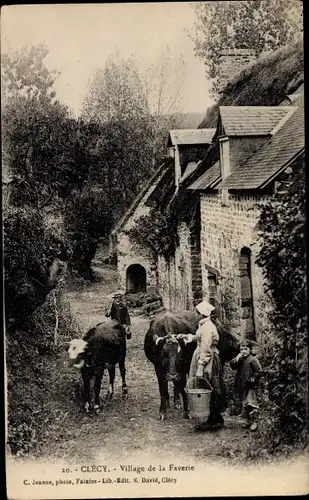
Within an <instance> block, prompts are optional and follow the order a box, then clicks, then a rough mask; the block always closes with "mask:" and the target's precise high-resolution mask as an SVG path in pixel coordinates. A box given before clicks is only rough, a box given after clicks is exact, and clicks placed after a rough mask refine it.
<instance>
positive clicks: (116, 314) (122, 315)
mask: <svg viewBox="0 0 309 500" xmlns="http://www.w3.org/2000/svg"><path fill="white" fill-rule="evenodd" d="M123 295H124V293H123V291H122V290H117V292H115V293H114V295H113V302H112V306H111V309H110V312H108V313H106V314H105V316H106V317H107V318H109V317H110V318H111V319H116V320H117V321H118V323H120V325H122V326H123V327H124V329H125V331H126V334H127V339H130V338H131V329H130V325H131V318H130V314H129V311H128V308H127V306H126V304H125V303H124V302H123V300H122V297H123Z"/></svg>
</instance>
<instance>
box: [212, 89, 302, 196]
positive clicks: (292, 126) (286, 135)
mask: <svg viewBox="0 0 309 500" xmlns="http://www.w3.org/2000/svg"><path fill="white" fill-rule="evenodd" d="M298 104H299V106H298V107H297V109H296V110H295V111H294V112H293V114H292V115H291V116H290V117H289V118H288V120H287V121H286V122H285V123H284V124H283V125H282V127H281V128H280V129H279V130H278V132H277V133H276V134H275V135H273V136H272V137H271V139H269V141H267V142H266V143H264V144H263V145H262V146H261V147H260V148H259V149H258V150H257V151H256V152H255V153H254V154H253V155H252V156H250V157H249V158H247V160H246V161H245V162H244V163H243V164H242V165H240V166H239V167H237V168H236V170H235V171H234V172H232V173H231V175H230V176H229V177H228V178H227V179H225V180H224V181H223V182H221V183H220V184H219V186H218V187H219V188H225V189H257V188H262V187H264V186H266V185H267V184H268V183H269V182H271V181H272V180H273V178H274V177H275V176H276V175H277V174H278V173H279V172H280V171H281V170H282V169H283V168H285V167H286V165H287V164H288V163H290V162H291V161H293V159H294V158H296V157H297V156H298V155H299V154H300V153H301V152H303V150H304V148H305V133H304V126H305V122H304V99H303V98H302V99H300V100H299V101H298ZM290 108H291V106H290Z"/></svg>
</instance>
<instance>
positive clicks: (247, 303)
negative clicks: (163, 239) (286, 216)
mask: <svg viewBox="0 0 309 500" xmlns="http://www.w3.org/2000/svg"><path fill="white" fill-rule="evenodd" d="M235 55H236V56H237V57H236V59H237V61H236V62H235V65H233V57H235ZM240 56H241V54H240V53H239V49H238V50H237V51H231V50H230V51H229V53H228V54H224V58H223V68H221V70H222V73H221V74H222V82H223V83H224V85H222V87H224V88H222V90H221V93H220V97H219V101H218V103H217V104H216V105H214V106H212V107H211V108H209V110H208V111H207V113H206V117H205V119H204V120H203V122H202V123H201V126H200V128H199V129H197V130H203V129H204V130H208V132H207V134H208V139H207V140H208V141H209V142H208V143H207V144H202V143H201V144H200V145H197V144H196V143H195V144H194V143H192V141H190V144H183V141H184V142H189V140H188V137H189V136H190V134H192V135H193V132H190V133H189V132H188V131H182V132H181V133H180V134H179V131H170V134H169V138H168V147H169V155H170V156H171V158H172V162H173V166H172V167H169V168H167V167H166V165H165V166H163V165H162V166H161V168H162V171H161V174H162V175H161V174H160V169H159V172H158V174H156V175H158V177H156V175H155V176H154V178H153V179H152V180H151V181H150V182H149V183H148V185H147V186H146V188H145V192H143V193H144V194H143V196H144V199H143V203H144V204H145V206H146V205H148V206H151V203H152V201H153V199H156V201H158V200H159V203H160V204H161V206H163V207H165V208H166V210H168V211H169V212H171V213H173V212H174V213H175V214H176V215H177V214H178V213H179V212H180V211H182V212H186V211H187V212H190V218H189V220H188V219H187V220H186V221H185V222H183V221H181V222H180V223H179V226H178V245H177V248H176V250H175V253H174V255H172V256H171V257H170V258H169V259H165V258H163V257H162V256H154V255H153V254H152V253H151V252H150V254H151V259H150V260H151V262H152V264H151V266H152V270H153V271H155V272H154V273H153V276H152V280H151V281H150V277H149V278H146V287H147V286H150V283H151V285H152V286H154V287H156V290H157V291H159V293H160V294H161V296H162V299H163V304H164V306H165V307H166V308H168V309H171V310H176V309H191V308H193V307H194V305H195V303H196V302H197V301H198V300H200V299H201V298H202V297H206V298H208V299H209V300H210V301H211V302H213V303H214V305H215V307H216V309H217V314H218V315H219V316H220V317H221V318H222V320H223V321H224V322H227V323H228V324H229V325H230V327H231V328H232V329H233V330H234V331H235V332H236V333H240V334H242V335H247V336H249V337H252V338H256V337H258V336H259V333H260V331H261V327H262V325H263V324H264V323H265V322H266V321H267V307H268V305H267V302H266V300H265V296H264V293H263V280H262V276H261V272H260V270H259V269H258V267H257V265H256V263H255V258H256V255H257V252H258V245H259V241H258V238H257V234H256V224H257V221H258V219H259V205H260V204H261V203H265V201H267V200H269V197H270V196H271V194H272V193H273V192H274V190H276V189H282V186H284V183H285V182H287V181H288V178H289V175H290V173H289V172H290V171H291V169H292V168H295V167H297V165H298V163H299V162H302V161H303V156H302V155H303V151H304V117H303V85H302V84H303V52H302V45H301V44H300V43H296V44H293V45H291V46H290V47H287V48H284V49H280V50H279V51H276V52H274V53H271V54H269V55H268V56H263V57H262V58H260V59H258V60H256V61H254V59H255V56H254V54H251V56H252V57H251V59H250V60H248V59H247V57H248V56H249V54H246V57H242V56H241V57H240ZM241 59H242V60H243V63H244V64H246V66H245V68H244V69H243V70H242V71H241V72H240V73H239V71H240V67H239V64H240V60H241ZM248 63H249V65H248ZM228 71H230V74H231V76H230V78H228V77H227V74H228ZM197 130H195V132H194V134H195V136H196V137H197V136H198V134H200V132H197ZM201 134H203V132H201ZM184 137H186V139H184ZM200 153H202V155H203V158H202V159H201V156H202V155H201V154H200ZM163 170H164V173H163ZM141 196H142V194H141ZM141 196H140V197H139V198H138V199H137V200H136V204H135V208H133V211H132V210H129V212H128V213H127V214H126V215H125V216H124V219H123V220H122V221H120V223H119V224H118V226H117V228H115V232H114V237H116V240H117V248H118V271H119V276H120V280H121V284H122V285H126V289H127V290H128V268H129V266H130V265H132V263H133V260H134V259H133V260H132V259H131V255H130V252H128V250H127V248H129V243H128V241H127V242H126V244H125V245H124V246H121V244H120V243H121V241H122V238H123V236H122V233H123V230H124V228H125V225H126V224H131V223H132V222H133V218H134V217H136V215H135V216H134V217H133V212H134V210H135V212H134V213H135V214H137V212H138V210H140V208H141V205H140V203H141V201H142V198H141ZM136 208H138V210H137V211H136ZM116 235H117V236H116ZM134 251H135V252H136V249H135V250H134ZM144 251H145V252H146V253H147V252H148V255H150V254H149V249H144ZM134 258H135V261H134V262H135V263H138V260H139V259H140V260H141V257H139V256H137V255H136V257H134ZM148 258H150V257H148ZM145 265H146V264H145ZM146 275H147V272H146ZM149 276H150V275H149Z"/></svg>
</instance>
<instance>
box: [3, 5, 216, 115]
mask: <svg viewBox="0 0 309 500" xmlns="http://www.w3.org/2000/svg"><path fill="white" fill-rule="evenodd" d="M1 14H2V15H1V50H2V52H7V51H8V50H16V49H18V48H21V47H22V46H24V45H36V44H38V43H41V42H44V43H46V45H47V47H48V49H49V55H48V56H47V58H46V65H47V67H48V68H49V69H57V70H59V71H60V72H61V75H60V76H59V78H58V79H57V81H56V83H55V90H56V92H57V96H58V99H59V100H60V101H61V102H63V103H65V104H67V105H68V106H70V108H72V109H73V111H74V112H75V114H76V115H78V114H79V112H80V110H81V105H82V100H83V97H84V95H85V93H86V90H87V85H88V82H89V78H91V77H92V75H93V74H94V72H95V71H96V69H98V68H102V67H104V64H105V61H106V59H107V57H108V56H109V55H110V54H111V53H113V52H115V51H118V52H119V54H120V55H121V56H123V57H125V58H127V57H129V56H130V55H131V54H134V56H135V57H136V58H137V59H138V61H139V64H140V68H141V69H142V70H143V69H144V68H146V67H147V66H148V65H149V64H152V63H154V62H155V60H156V59H157V58H158V56H159V55H160V54H161V53H162V50H164V47H165V46H166V45H168V46H169V48H170V53H171V57H172V59H173V60H174V62H175V63H177V61H178V60H179V58H180V55H181V54H183V57H184V60H185V63H186V69H185V74H184V78H183V83H182V102H183V111H184V112H202V113H203V112H205V111H206V109H207V108H208V107H209V106H210V105H211V104H212V103H213V100H212V98H211V97H210V95H209V88H210V82H209V81H207V79H206V76H205V69H204V66H203V63H202V62H201V61H200V60H199V59H198V58H197V57H196V56H195V55H194V44H193V42H192V40H191V39H190V38H189V36H188V34H187V32H186V30H190V29H192V27H193V23H194V20H195V13H194V9H193V4H192V3H189V2H179V3H176V2H175V3H174V2H173V3H172V2H171V3H170V2H162V3H161V2H156V3H142V4H141V3H138V4H137V3H136V4H134V3H131V4H119V3H118V4H92V5H91V4H66V5H61V4H58V5H46V4H45V5H15V6H6V7H2V11H1Z"/></svg>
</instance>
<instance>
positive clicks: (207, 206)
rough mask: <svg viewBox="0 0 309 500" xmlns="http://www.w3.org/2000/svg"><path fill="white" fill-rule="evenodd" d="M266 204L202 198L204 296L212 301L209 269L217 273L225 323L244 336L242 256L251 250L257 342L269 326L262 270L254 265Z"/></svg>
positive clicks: (241, 199) (245, 198)
mask: <svg viewBox="0 0 309 500" xmlns="http://www.w3.org/2000/svg"><path fill="white" fill-rule="evenodd" d="M265 200H266V198H265V197H262V196H240V197H236V196H232V195H230V197H229V200H228V202H227V204H226V205H224V204H223V203H222V201H221V196H220V194H219V193H214V194H212V195H209V194H207V195H202V196H201V227H202V229H201V245H202V248H201V258H202V278H203V296H204V298H209V297H210V290H209V286H210V285H209V266H210V269H213V270H214V271H213V272H216V271H218V293H219V294H220V300H221V305H222V313H223V317H222V319H223V320H224V321H226V322H227V324H229V326H230V327H231V329H232V330H233V331H234V332H235V333H238V334H240V335H242V334H243V323H244V322H243V320H242V319H241V318H242V315H243V313H244V311H245V308H243V309H242V310H241V279H240V276H241V271H240V252H241V249H242V248H244V247H245V248H248V249H250V250H251V282H252V299H253V321H254V325H255V333H256V337H257V338H261V331H262V330H263V326H264V325H265V324H267V314H268V311H269V307H270V305H269V304H268V302H267V300H266V297H265V294H264V292H263V277H262V273H261V269H260V268H259V267H258V266H257V264H256V263H255V260H256V256H257V254H258V251H259V242H258V235H257V232H256V224H257V221H258V218H259V213H260V210H259V204H260V203H263V202H265ZM207 266H208V267H207ZM244 317H245V316H244Z"/></svg>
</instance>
